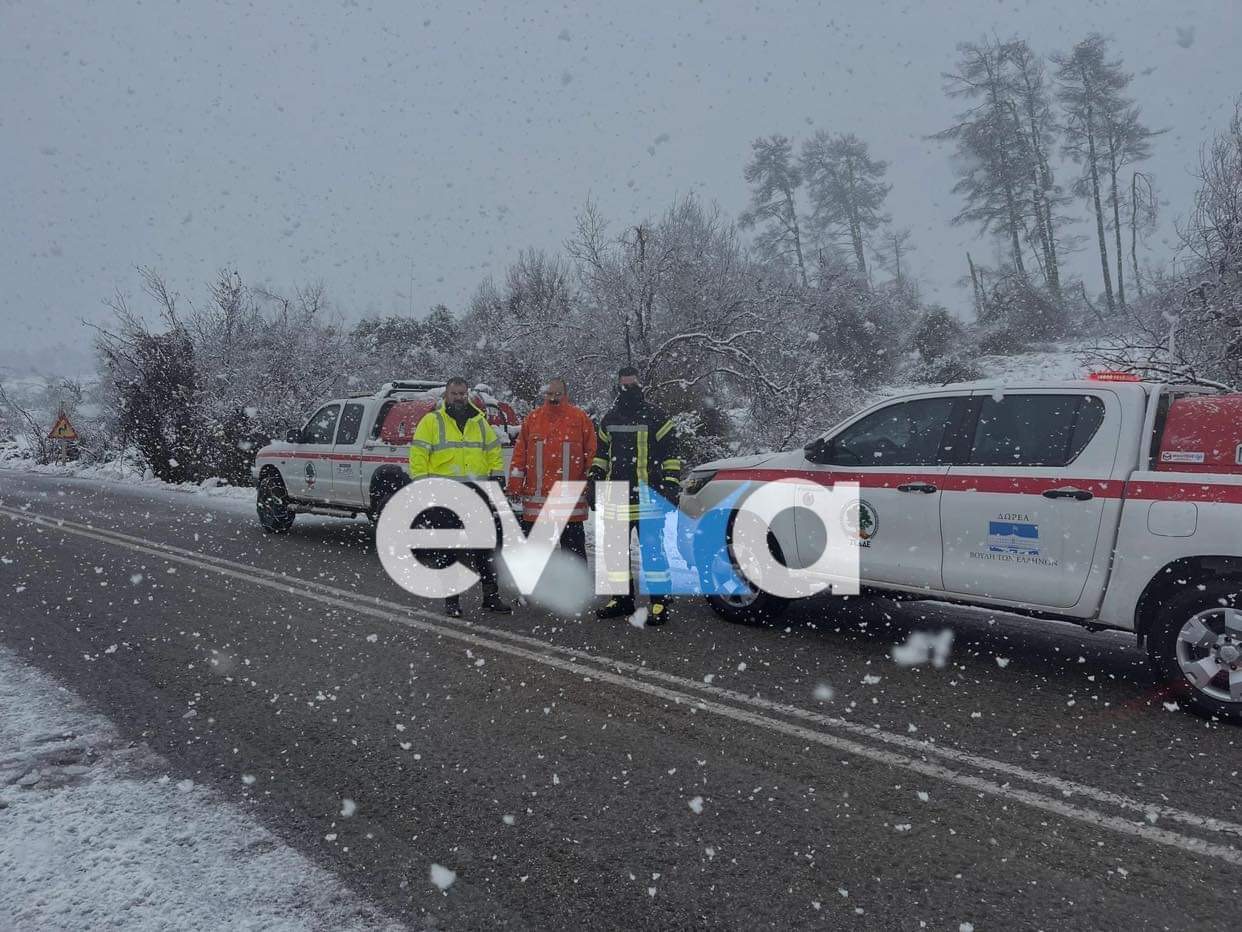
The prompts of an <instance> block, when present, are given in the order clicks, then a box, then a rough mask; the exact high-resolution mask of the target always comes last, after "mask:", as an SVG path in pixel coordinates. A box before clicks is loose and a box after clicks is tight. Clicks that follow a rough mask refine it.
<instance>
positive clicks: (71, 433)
mask: <svg viewBox="0 0 1242 932" xmlns="http://www.w3.org/2000/svg"><path fill="white" fill-rule="evenodd" d="M47 437H48V439H49V440H77V439H78V432H77V431H76V430H74V429H73V425H72V424H70V423H69V418H68V416H67V415H66V414H65V412H64V411H61V412H60V414H58V415H56V423H55V424H53V425H52V429H51V430H50V431H49V432H48V435H47Z"/></svg>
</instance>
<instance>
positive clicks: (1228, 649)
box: [1177, 605, 1242, 703]
mask: <svg viewBox="0 0 1242 932" xmlns="http://www.w3.org/2000/svg"><path fill="white" fill-rule="evenodd" d="M1177 665H1178V666H1179V667H1180V668H1181V671H1182V675H1183V676H1184V677H1185V678H1186V681H1187V682H1188V683H1190V685H1191V686H1193V687H1194V688H1195V689H1196V690H1198V691H1199V692H1201V693H1203V694H1204V695H1205V696H1210V697H1211V698H1213V699H1215V700H1217V701H1218V702H1230V703H1242V609H1237V608H1232V607H1226V606H1223V605H1222V606H1218V607H1216V608H1209V609H1206V610H1204V611H1202V612H1199V613H1198V614H1195V615H1193V616H1191V617H1190V618H1189V619H1187V620H1186V623H1185V624H1184V625H1182V627H1181V630H1180V631H1178V633H1177Z"/></svg>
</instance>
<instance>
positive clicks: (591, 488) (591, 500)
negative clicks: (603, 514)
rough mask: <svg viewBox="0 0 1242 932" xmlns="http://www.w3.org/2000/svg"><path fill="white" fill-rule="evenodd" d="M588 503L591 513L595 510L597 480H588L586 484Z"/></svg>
mask: <svg viewBox="0 0 1242 932" xmlns="http://www.w3.org/2000/svg"><path fill="white" fill-rule="evenodd" d="M586 503H587V507H588V508H589V509H591V511H594V510H595V480H594V479H588V480H587V484H586Z"/></svg>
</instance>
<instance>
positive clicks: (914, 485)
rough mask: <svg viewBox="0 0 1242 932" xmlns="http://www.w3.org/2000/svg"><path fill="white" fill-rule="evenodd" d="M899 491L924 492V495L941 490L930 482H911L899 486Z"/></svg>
mask: <svg viewBox="0 0 1242 932" xmlns="http://www.w3.org/2000/svg"><path fill="white" fill-rule="evenodd" d="M897 491H898V492H922V493H923V494H924V495H931V494H932V492H937V491H939V490H938V489H937V488H936V487H935V486H934V485H932V484H930V483H928V482H909V483H907V484H906V485H899V486H897Z"/></svg>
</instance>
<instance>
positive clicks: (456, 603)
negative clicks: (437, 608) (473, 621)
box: [444, 595, 461, 618]
mask: <svg viewBox="0 0 1242 932" xmlns="http://www.w3.org/2000/svg"><path fill="white" fill-rule="evenodd" d="M444 614H446V615H448V616H449V618H460V617H461V596H456V595H451V596H449V597H448V598H447V599H445V600H444Z"/></svg>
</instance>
